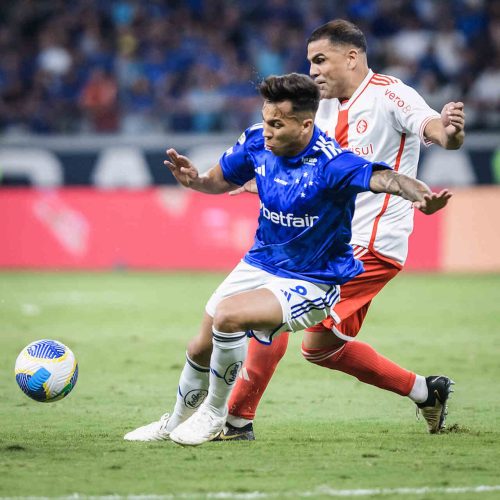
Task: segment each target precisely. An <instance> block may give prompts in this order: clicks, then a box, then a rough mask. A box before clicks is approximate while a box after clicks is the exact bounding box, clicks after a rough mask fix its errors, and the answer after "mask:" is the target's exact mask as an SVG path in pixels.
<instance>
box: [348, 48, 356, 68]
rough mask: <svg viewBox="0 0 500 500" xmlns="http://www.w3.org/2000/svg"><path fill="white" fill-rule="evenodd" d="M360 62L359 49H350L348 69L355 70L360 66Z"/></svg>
mask: <svg viewBox="0 0 500 500" xmlns="http://www.w3.org/2000/svg"><path fill="white" fill-rule="evenodd" d="M358 61H359V51H358V50H357V49H354V48H352V49H349V50H348V51H347V67H348V68H349V69H354V68H356V66H357V65H358Z"/></svg>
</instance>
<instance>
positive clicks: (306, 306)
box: [170, 271, 339, 445]
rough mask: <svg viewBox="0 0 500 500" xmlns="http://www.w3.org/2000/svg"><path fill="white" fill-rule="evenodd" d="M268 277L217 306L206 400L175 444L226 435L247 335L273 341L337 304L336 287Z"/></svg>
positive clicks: (314, 320)
mask: <svg viewBox="0 0 500 500" xmlns="http://www.w3.org/2000/svg"><path fill="white" fill-rule="evenodd" d="M259 273H262V271H259ZM265 275H267V276H268V277H267V278H266V279H265V280H264V282H263V285H262V287H260V288H258V289H255V290H252V291H249V292H244V293H240V294H237V295H234V296H231V297H227V298H225V299H224V300H223V301H221V302H220V303H219V304H218V305H217V308H216V311H215V314H214V322H213V352H212V357H211V360H210V387H209V391H208V396H207V398H206V400H205V401H204V403H203V404H202V405H201V407H200V409H199V410H198V411H197V412H196V413H195V414H194V415H193V416H192V417H191V418H189V419H188V420H187V421H186V422H184V423H183V424H181V425H179V426H178V427H177V428H176V429H175V430H174V431H173V432H172V434H171V435H170V438H171V439H172V440H173V441H175V442H177V443H179V444H183V445H198V444H202V443H204V442H206V441H210V440H212V439H214V437H215V436H216V435H217V434H218V433H219V432H220V431H221V430H222V428H223V426H224V423H225V420H226V417H227V402H228V399H229V395H230V392H231V389H232V386H233V385H234V383H235V381H236V378H237V375H238V371H239V369H240V368H241V366H242V365H243V362H244V360H245V357H246V347H247V342H246V334H247V333H248V334H250V335H253V336H255V337H256V338H259V339H260V340H261V341H262V342H266V341H267V342H271V341H272V338H273V336H274V335H275V334H279V332H281V331H285V330H291V331H297V330H302V329H304V328H306V327H307V326H310V325H314V324H316V323H317V322H318V321H320V320H321V319H325V318H326V317H327V316H328V314H329V312H330V309H331V307H332V306H333V304H334V303H335V302H336V301H337V300H338V296H339V292H338V288H337V287H334V286H328V285H317V284H314V283H307V282H304V281H301V280H290V279H284V278H276V277H275V276H272V275H268V273H265ZM318 305H321V307H318Z"/></svg>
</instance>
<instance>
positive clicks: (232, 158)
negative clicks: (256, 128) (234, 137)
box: [219, 129, 255, 186]
mask: <svg viewBox="0 0 500 500" xmlns="http://www.w3.org/2000/svg"><path fill="white" fill-rule="evenodd" d="M249 132H250V133H249ZM251 132H252V131H251V130H250V129H249V130H247V131H245V132H244V133H243V134H241V136H240V137H239V139H238V141H237V142H236V144H235V145H234V146H232V147H230V148H229V149H228V150H227V151H226V152H225V153H224V154H223V155H222V156H221V158H220V160H219V164H220V166H221V168H222V174H223V175H224V179H226V181H228V182H232V183H233V184H236V185H238V186H242V185H243V184H245V182H247V181H249V180H250V179H253V178H254V177H255V170H254V169H255V167H254V163H253V160H252V155H251V153H250V151H249V146H250V145H251V144H253V143H255V137H254V136H255V134H253V133H251Z"/></svg>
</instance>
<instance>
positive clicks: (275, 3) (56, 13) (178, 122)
mask: <svg viewBox="0 0 500 500" xmlns="http://www.w3.org/2000/svg"><path fill="white" fill-rule="evenodd" d="M4 4H5V5H3V4H2V8H1V10H0V14H1V16H0V133H9V132H35V133H78V132H81V131H85V130H87V131H106V132H117V133H118V132H119V133H124V134H130V133H133V134H147V133H151V132H155V131H156V132H164V131H171V130H173V131H200V132H207V131H215V130H233V129H234V130H236V129H240V128H242V127H244V126H246V125H248V123H251V122H253V121H254V120H259V119H260V115H259V107H260V104H259V99H258V92H257V91H256V84H257V83H258V81H259V79H261V78H263V77H265V76H267V75H269V74H271V73H275V74H278V73H284V72H290V71H299V72H308V70H309V68H308V63H307V61H306V47H305V40H306V39H307V37H308V35H309V34H310V32H311V30H313V29H314V28H316V27H317V26H319V25H320V24H323V23H325V22H327V21H329V20H330V19H332V18H335V17H347V18H349V19H351V20H352V21H354V22H356V23H357V24H359V26H360V27H361V28H362V29H363V31H364V32H365V35H366V37H367V39H368V42H369V47H370V54H369V57H370V61H371V64H372V69H373V70H374V71H378V72H387V73H389V74H393V75H397V76H399V77H400V78H401V79H402V80H404V81H405V82H406V83H409V84H411V85H416V86H417V88H418V89H419V90H420V92H422V93H423V94H424V95H425V97H426V98H427V99H428V100H429V102H431V103H432V104H433V106H434V107H436V108H437V109H439V108H440V103H442V102H444V101H446V100H465V101H466V110H467V114H468V129H469V130H470V129H472V128H474V127H476V128H500V109H499V102H498V101H499V97H498V89H499V88H500V86H499V82H498V79H499V68H498V64H499V63H498V60H499V57H500V2H499V1H498V0H496V1H495V0H443V1H440V2H437V1H436V0H346V1H344V2H340V1H335V0H332V1H331V2H325V1H322V0H266V1H264V0H256V1H254V2H248V1H245V0H186V1H180V0H171V1H168V2H160V1H157V0H146V1H139V0H112V1H108V2H105V1H102V0H73V1H72V2H64V1H62V0H52V1H49V0H38V1H33V0H18V1H17V2H4Z"/></svg>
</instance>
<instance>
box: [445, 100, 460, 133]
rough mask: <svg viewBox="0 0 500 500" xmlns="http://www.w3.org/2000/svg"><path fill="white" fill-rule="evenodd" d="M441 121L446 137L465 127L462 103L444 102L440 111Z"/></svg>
mask: <svg viewBox="0 0 500 500" xmlns="http://www.w3.org/2000/svg"><path fill="white" fill-rule="evenodd" d="M441 121H442V123H443V126H444V129H445V131H446V135H447V136H448V137H454V136H456V135H457V134H459V133H460V132H462V131H463V130H464V127H465V113H464V103H463V102H449V103H448V104H445V105H444V107H443V109H442V111H441Z"/></svg>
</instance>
